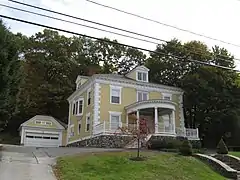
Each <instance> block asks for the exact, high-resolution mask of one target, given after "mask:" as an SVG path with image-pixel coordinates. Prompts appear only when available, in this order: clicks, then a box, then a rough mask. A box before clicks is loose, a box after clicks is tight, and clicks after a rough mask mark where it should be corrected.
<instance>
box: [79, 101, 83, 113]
mask: <svg viewBox="0 0 240 180" xmlns="http://www.w3.org/2000/svg"><path fill="white" fill-rule="evenodd" d="M82 113H83V99H82V100H79V101H78V115H81V114H82Z"/></svg>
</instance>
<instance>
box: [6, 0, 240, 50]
mask: <svg viewBox="0 0 240 180" xmlns="http://www.w3.org/2000/svg"><path fill="white" fill-rule="evenodd" d="M10 1H12V0H10ZM85 1H87V2H90V3H92V4H95V5H98V6H102V7H105V8H108V9H112V10H115V11H118V12H121V13H124V14H128V15H131V16H135V17H138V18H141V19H144V20H147V21H151V22H154V23H157V24H161V25H163V26H167V27H170V28H174V29H177V30H179V31H184V32H187V33H190V34H194V35H197V36H201V37H204V38H207V39H211V40H214V41H218V42H221V43H224V44H228V45H232V46H236V47H240V45H238V44H234V43H230V42H227V41H223V40H220V39H216V38H213V37H210V36H206V35H204V34H200V33H196V32H193V31H190V30H187V29H183V28H180V27H177V26H173V25H170V24H166V23H163V22H160V21H157V20H154V19H150V18H147V17H144V16H141V15H138V14H134V13H130V12H127V11H124V10H121V9H118V8H115V7H112V6H108V5H105V4H101V3H98V2H95V1H92V0H85Z"/></svg>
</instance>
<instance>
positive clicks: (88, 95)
mask: <svg viewBox="0 0 240 180" xmlns="http://www.w3.org/2000/svg"><path fill="white" fill-rule="evenodd" d="M87 101H88V105H89V104H91V90H88V93H87Z"/></svg>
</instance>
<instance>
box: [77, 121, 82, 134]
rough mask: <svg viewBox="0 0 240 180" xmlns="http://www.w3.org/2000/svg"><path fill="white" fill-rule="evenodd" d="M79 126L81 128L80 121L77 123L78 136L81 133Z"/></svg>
mask: <svg viewBox="0 0 240 180" xmlns="http://www.w3.org/2000/svg"><path fill="white" fill-rule="evenodd" d="M81 126H82V123H81V121H79V122H78V134H80V132H81Z"/></svg>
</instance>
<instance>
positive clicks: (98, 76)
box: [93, 74, 183, 92]
mask: <svg viewBox="0 0 240 180" xmlns="http://www.w3.org/2000/svg"><path fill="white" fill-rule="evenodd" d="M93 77H95V78H96V79H105V80H122V81H125V82H126V83H137V84H139V85H145V86H146V85H148V86H157V87H159V88H164V89H171V90H175V91H182V92H183V90H182V89H181V88H178V87H174V86H166V85H162V84H157V83H151V82H139V81H137V80H134V79H131V78H129V77H127V76H126V75H119V74H94V75H93Z"/></svg>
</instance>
